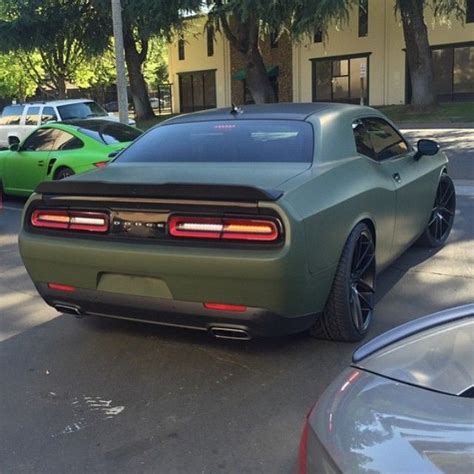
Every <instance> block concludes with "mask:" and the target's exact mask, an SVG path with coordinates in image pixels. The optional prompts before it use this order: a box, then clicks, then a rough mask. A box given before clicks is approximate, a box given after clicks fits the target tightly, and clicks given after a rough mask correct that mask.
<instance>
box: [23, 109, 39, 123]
mask: <svg viewBox="0 0 474 474" xmlns="http://www.w3.org/2000/svg"><path fill="white" fill-rule="evenodd" d="M39 111H40V108H39V107H28V108H27V109H26V117H25V125H38V120H39Z"/></svg>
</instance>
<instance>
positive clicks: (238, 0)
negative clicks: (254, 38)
mask: <svg viewBox="0 0 474 474" xmlns="http://www.w3.org/2000/svg"><path fill="white" fill-rule="evenodd" d="M356 2H357V0H271V1H267V0H229V1H227V2H225V1H222V0H215V1H214V2H213V4H212V7H211V10H210V15H209V16H210V20H211V21H214V22H216V23H219V21H220V20H221V19H222V18H223V17H224V16H226V15H232V16H234V17H235V18H237V19H238V21H239V23H246V22H249V21H253V20H255V19H257V20H258V21H259V27H260V28H261V30H262V31H265V32H268V31H278V32H280V33H282V32H287V33H289V34H290V35H292V36H293V37H294V38H296V39H297V38H300V37H301V36H302V35H304V34H307V33H312V32H314V30H315V29H316V28H317V29H321V30H322V31H323V32H325V31H326V30H327V27H328V26H329V25H330V24H331V22H342V23H343V22H346V21H347V20H348V18H349V13H350V10H351V8H352V6H353V5H354V4H355V3H356Z"/></svg>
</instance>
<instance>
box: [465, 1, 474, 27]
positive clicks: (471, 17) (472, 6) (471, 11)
mask: <svg viewBox="0 0 474 474" xmlns="http://www.w3.org/2000/svg"><path fill="white" fill-rule="evenodd" d="M466 23H474V0H466Z"/></svg>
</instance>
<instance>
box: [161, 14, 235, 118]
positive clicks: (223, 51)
mask: <svg viewBox="0 0 474 474" xmlns="http://www.w3.org/2000/svg"><path fill="white" fill-rule="evenodd" d="M206 21H207V19H206V17H196V18H193V19H190V20H188V24H187V30H186V32H185V35H184V39H185V59H184V60H182V61H180V60H179V58H178V40H179V37H178V35H176V36H175V38H174V40H173V42H172V43H171V44H170V45H169V60H168V61H169V62H168V67H169V81H170V83H171V84H172V90H173V111H175V112H179V110H180V103H179V74H180V73H184V72H193V71H204V70H212V69H215V70H216V99H217V107H224V106H227V105H229V104H230V101H231V98H230V52H229V44H228V42H227V41H226V40H224V39H223V38H222V34H221V33H219V32H216V33H215V41H214V55H213V56H210V57H209V56H208V55H207V33H206V30H205V24H206Z"/></svg>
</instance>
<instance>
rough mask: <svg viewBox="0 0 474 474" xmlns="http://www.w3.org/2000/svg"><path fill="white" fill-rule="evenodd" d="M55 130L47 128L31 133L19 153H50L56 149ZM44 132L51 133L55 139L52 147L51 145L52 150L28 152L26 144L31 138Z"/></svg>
mask: <svg viewBox="0 0 474 474" xmlns="http://www.w3.org/2000/svg"><path fill="white" fill-rule="evenodd" d="M55 130H56V129H55V128H47V127H44V128H37V129H36V130H34V131H33V132H32V133H30V134H29V135H28V136H27V137H26V138H25V140H24V141H23V143H22V144H21V147H20V148H19V150H18V151H24V152H27V153H50V152H51V150H52V149H53V147H54V143H55V142H56V138H54V132H55ZM43 131H46V132H49V133H51V134H52V135H53V138H54V141H53V142H52V145H51V148H50V149H49V150H28V149H27V148H26V146H25V145H26V144H27V143H28V141H29V140H30V139H31V137H33V136H35V135H37V134H38V133H42V132H43Z"/></svg>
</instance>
